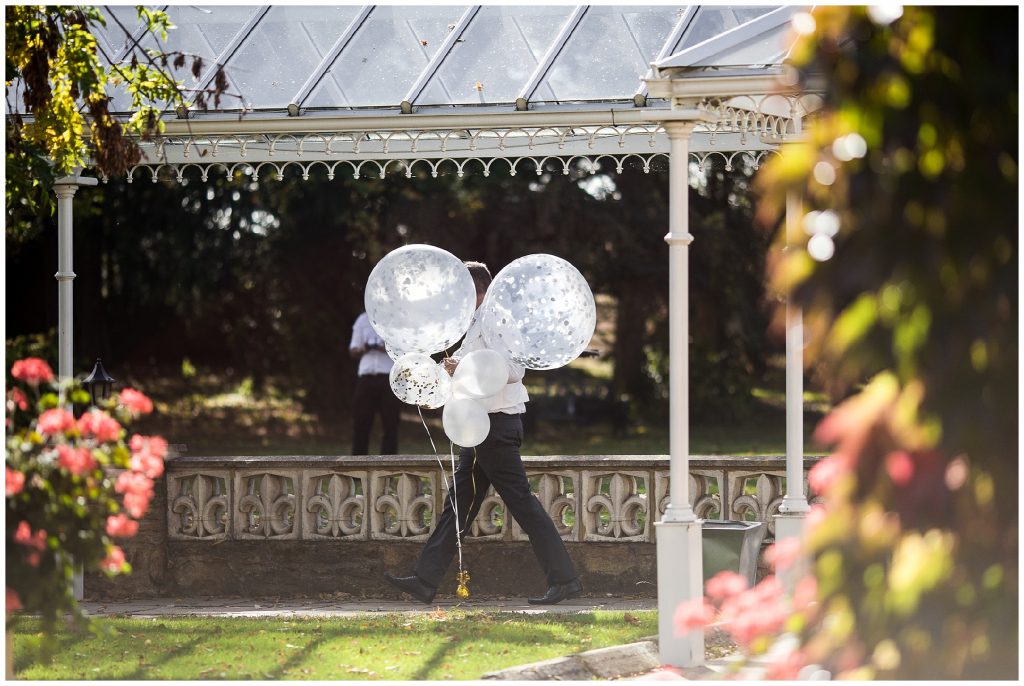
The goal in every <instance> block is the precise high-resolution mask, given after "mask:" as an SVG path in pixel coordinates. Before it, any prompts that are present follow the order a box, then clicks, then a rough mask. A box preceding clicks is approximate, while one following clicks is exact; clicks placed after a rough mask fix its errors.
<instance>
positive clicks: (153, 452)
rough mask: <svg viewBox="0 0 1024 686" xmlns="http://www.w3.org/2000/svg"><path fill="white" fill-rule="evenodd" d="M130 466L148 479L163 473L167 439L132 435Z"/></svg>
mask: <svg viewBox="0 0 1024 686" xmlns="http://www.w3.org/2000/svg"><path fill="white" fill-rule="evenodd" d="M129 445H130V447H131V449H132V460H131V468H132V469H133V470H135V471H137V472H142V473H143V474H145V475H146V476H147V477H149V478H150V479H155V478H157V477H159V476H160V475H161V474H163V473H164V458H165V457H166V456H167V441H165V440H164V439H163V438H161V437H160V436H140V435H139V434H135V435H134V436H132V440H131V443H130V444H129Z"/></svg>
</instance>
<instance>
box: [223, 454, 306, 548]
mask: <svg viewBox="0 0 1024 686" xmlns="http://www.w3.org/2000/svg"><path fill="white" fill-rule="evenodd" d="M299 475H300V471H299V470H297V469H296V470H293V471H292V470H289V471H276V470H275V471H266V470H248V469H247V470H241V471H239V472H236V473H235V486H234V496H235V505H234V520H235V538H236V539H239V540H265V539H277V540H292V539H297V538H298V537H299V519H298V517H297V515H298V504H299V492H298V488H299Z"/></svg>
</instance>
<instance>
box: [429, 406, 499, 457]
mask: <svg viewBox="0 0 1024 686" xmlns="http://www.w3.org/2000/svg"><path fill="white" fill-rule="evenodd" d="M441 425H442V426H444V433H445V435H446V436H448V439H449V440H450V441H451V442H452V443H454V444H455V445H458V446H462V447H463V448H472V447H474V446H477V445H480V444H481V443H483V442H484V439H485V438H487V434H489V433H490V432H491V418H490V417H488V416H487V410H485V409H484V406H483V405H481V404H480V403H478V402H477V401H476V400H472V399H469V398H463V399H459V400H451V401H449V402H448V404H446V405H445V406H444V412H442V413H441Z"/></svg>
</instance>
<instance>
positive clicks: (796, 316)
mask: <svg viewBox="0 0 1024 686" xmlns="http://www.w3.org/2000/svg"><path fill="white" fill-rule="evenodd" d="M783 154H785V153H783ZM802 218H803V207H802V202H801V199H800V195H799V194H798V193H796V192H792V191H791V192H790V193H789V194H788V195H787V196H786V227H785V230H786V246H787V249H788V247H789V246H792V245H794V244H795V243H796V241H797V240H798V238H799V233H800V230H801V228H800V227H801V222H802ZM803 347H804V324H803V312H802V311H801V309H800V308H799V307H796V306H794V305H792V304H790V303H789V302H788V301H787V303H786V495H785V497H783V499H782V504H781V505H780V506H779V514H778V515H776V517H775V538H776V540H777V541H782V540H784V539H787V538H800V537H802V535H803V529H804V519H805V518H806V516H807V510H808V509H810V508H809V506H808V504H807V496H806V495H805V493H804V404H803V395H804V377H803V374H804V364H803V357H804V356H803ZM804 571H805V570H804V565H803V564H797V565H795V566H794V567H793V568H792V569H788V570H780V571H779V579H780V580H781V581H782V582H783V584H784V585H785V586H787V587H788V589H789V590H790V591H792V590H793V587H794V585H795V584H796V581H797V580H798V579H799V577H800V576H802V575H803V573H804Z"/></svg>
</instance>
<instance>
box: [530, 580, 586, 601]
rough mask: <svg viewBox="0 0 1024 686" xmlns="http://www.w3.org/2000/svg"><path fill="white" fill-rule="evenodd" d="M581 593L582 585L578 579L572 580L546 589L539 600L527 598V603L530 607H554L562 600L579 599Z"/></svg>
mask: <svg viewBox="0 0 1024 686" xmlns="http://www.w3.org/2000/svg"><path fill="white" fill-rule="evenodd" d="M581 593H583V584H581V583H580V580H579V579H573V580H572V581H569V582H567V583H564V584H554V585H553V586H551V587H550V588H548V592H547V593H545V594H544V595H543V596H541V597H540V598H527V602H529V603H530V605H554V604H555V603H560V602H562V601H563V600H570V599H572V598H579V597H580V594H581Z"/></svg>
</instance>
